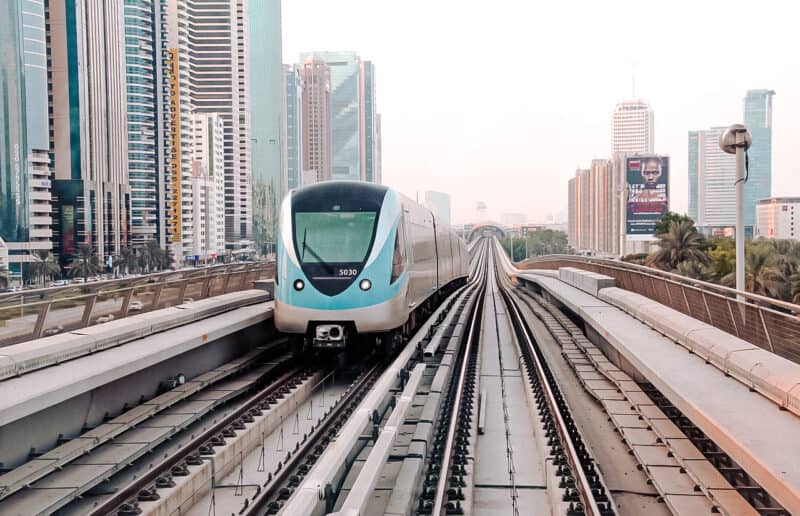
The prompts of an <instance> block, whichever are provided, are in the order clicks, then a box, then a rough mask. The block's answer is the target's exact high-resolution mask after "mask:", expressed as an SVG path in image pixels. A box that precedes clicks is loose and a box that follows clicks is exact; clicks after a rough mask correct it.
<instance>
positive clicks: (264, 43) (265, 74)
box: [248, 0, 288, 255]
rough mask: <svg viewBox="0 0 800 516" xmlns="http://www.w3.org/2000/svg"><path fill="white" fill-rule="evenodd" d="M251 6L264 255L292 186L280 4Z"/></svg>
mask: <svg viewBox="0 0 800 516" xmlns="http://www.w3.org/2000/svg"><path fill="white" fill-rule="evenodd" d="M248 9H249V10H248V13H249V23H250V27H249V39H250V41H249V51H250V55H249V63H250V65H249V76H250V84H251V86H250V91H251V93H252V95H251V99H250V112H251V113H252V115H251V118H250V125H251V138H252V211H253V242H254V245H255V249H256V251H257V252H258V253H259V254H262V255H265V254H267V253H269V252H272V250H273V246H274V244H275V235H276V232H277V229H278V207H279V206H280V202H281V199H282V198H283V195H284V193H286V190H287V187H288V178H287V177H286V176H287V166H288V161H287V163H286V164H284V158H286V155H285V154H284V153H283V149H284V142H285V140H286V138H287V136H288V135H284V132H285V129H284V127H285V125H284V124H285V122H284V120H285V115H284V110H285V108H286V99H285V95H286V90H285V88H284V85H283V81H284V71H283V61H282V47H281V2H280V0H260V1H258V2H252V1H251V2H250V5H249V7H248Z"/></svg>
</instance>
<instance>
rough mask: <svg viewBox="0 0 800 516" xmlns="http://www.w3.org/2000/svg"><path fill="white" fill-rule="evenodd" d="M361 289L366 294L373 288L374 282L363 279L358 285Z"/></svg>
mask: <svg viewBox="0 0 800 516" xmlns="http://www.w3.org/2000/svg"><path fill="white" fill-rule="evenodd" d="M358 286H359V288H360V289H361V290H363V291H364V292H366V291H367V290H369V289H371V288H372V282H371V281H370V280H368V279H362V280H361V282H360V283H359V284H358Z"/></svg>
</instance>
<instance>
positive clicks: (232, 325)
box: [0, 302, 272, 426]
mask: <svg viewBox="0 0 800 516" xmlns="http://www.w3.org/2000/svg"><path fill="white" fill-rule="evenodd" d="M271 305H272V303H271V302H262V303H258V304H255V305H250V306H244V307H241V308H237V309H235V311H232V312H228V313H225V314H220V315H215V316H213V317H210V318H201V319H199V320H196V321H194V322H192V323H190V324H188V325H186V326H180V327H178V328H173V329H170V330H166V331H162V332H160V333H155V334H152V335H147V336H145V337H143V338H140V339H138V340H135V341H134V340H131V341H129V342H128V343H127V344H126V345H119V346H117V347H113V348H111V349H106V350H104V351H102V352H99V353H93V354H91V355H85V356H83V357H81V358H78V359H75V360H71V361H69V362H62V363H59V362H61V361H58V360H57V359H50V360H53V361H54V362H56V363H57V364H58V365H51V366H50V367H47V368H44V369H39V370H36V371H33V372H31V373H29V374H26V375H24V376H21V377H15V378H10V379H6V380H4V381H2V382H0V426H2V425H7V424H8V423H10V422H13V421H16V420H19V419H21V418H23V417H26V416H28V415H30V414H33V413H35V412H39V411H42V410H44V409H45V408H47V407H50V406H53V405H56V404H58V403H61V402H63V401H66V400H68V399H70V398H73V397H75V396H78V395H80V394H83V393H86V392H90V391H92V390H94V389H96V388H97V387H100V386H102V385H105V384H107V383H110V382H113V381H115V380H118V379H120V378H123V377H126V376H128V375H131V374H133V373H136V372H138V371H141V370H144V369H147V368H148V367H151V366H153V365H155V364H158V363H161V362H164V361H166V360H168V359H170V358H172V357H176V356H178V355H180V354H183V353H186V352H187V351H191V350H193V349H195V348H198V347H201V346H205V345H207V344H208V343H209V342H213V341H215V340H218V339H220V338H222V337H224V336H226V335H230V334H232V333H234V332H236V331H239V330H241V329H244V328H248V327H251V326H253V325H255V324H258V323H260V322H263V321H266V320H268V319H269V318H271V316H272V306H271ZM168 310H176V309H168ZM178 310H179V309H178ZM143 317H144V320H143V321H137V323H138V324H139V325H140V328H142V330H140V331H142V333H146V332H147V331H148V330H149V329H150V327H149V326H148V325H146V321H147V320H148V319H152V318H153V316H149V317H148V316H143ZM122 323H125V324H126V325H130V324H132V323H130V321H119V324H122ZM109 324H114V323H109ZM133 324H136V323H133ZM100 328H102V327H100ZM96 331H97V329H95V332H96ZM112 335H113V333H112ZM72 339H75V337H73V338H72ZM62 340H63V339H62ZM76 340H81V341H82V342H83V341H88V343H89V345H90V346H94V344H95V341H94V339H93V338H91V337H90V338H88V339H87V338H86V337H83V336H81V337H77V339H76ZM35 344H37V347H38V346H40V345H41V344H42V343H35ZM49 347H50V346H49V345H46V346H45V347H44V348H43V349H47V350H48V351H47V353H48V354H49V353H51V352H50V351H49V349H48V348H49ZM37 351H38V350H37Z"/></svg>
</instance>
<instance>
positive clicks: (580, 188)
mask: <svg viewBox="0 0 800 516" xmlns="http://www.w3.org/2000/svg"><path fill="white" fill-rule="evenodd" d="M590 174H591V171H590V170H589V169H578V170H576V171H575V177H573V178H572V179H570V180H569V182H568V184H567V188H568V197H569V201H568V210H569V211H568V226H569V227H568V231H567V233H568V234H567V236H568V238H569V245H570V246H572V247H573V248H574V249H576V250H589V249H590V243H589V221H590V216H589V177H590Z"/></svg>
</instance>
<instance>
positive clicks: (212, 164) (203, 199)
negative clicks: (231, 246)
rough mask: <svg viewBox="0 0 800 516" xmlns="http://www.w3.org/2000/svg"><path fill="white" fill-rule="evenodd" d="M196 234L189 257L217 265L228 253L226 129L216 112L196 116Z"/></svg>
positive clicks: (193, 179)
mask: <svg viewBox="0 0 800 516" xmlns="http://www.w3.org/2000/svg"><path fill="white" fill-rule="evenodd" d="M192 128H193V134H192V152H193V156H192V158H193V159H192V176H191V193H192V205H191V209H192V222H193V224H192V233H191V234H190V235H187V238H186V240H187V241H189V242H190V246H188V249H187V250H186V251H187V254H186V256H190V257H191V259H193V260H194V261H202V262H213V261H215V260H216V258H217V256H219V255H221V254H222V253H224V252H225V174H224V171H225V126H224V123H223V122H222V118H221V117H220V116H219V115H217V114H216V113H197V114H195V115H194V116H193V117H192Z"/></svg>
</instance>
